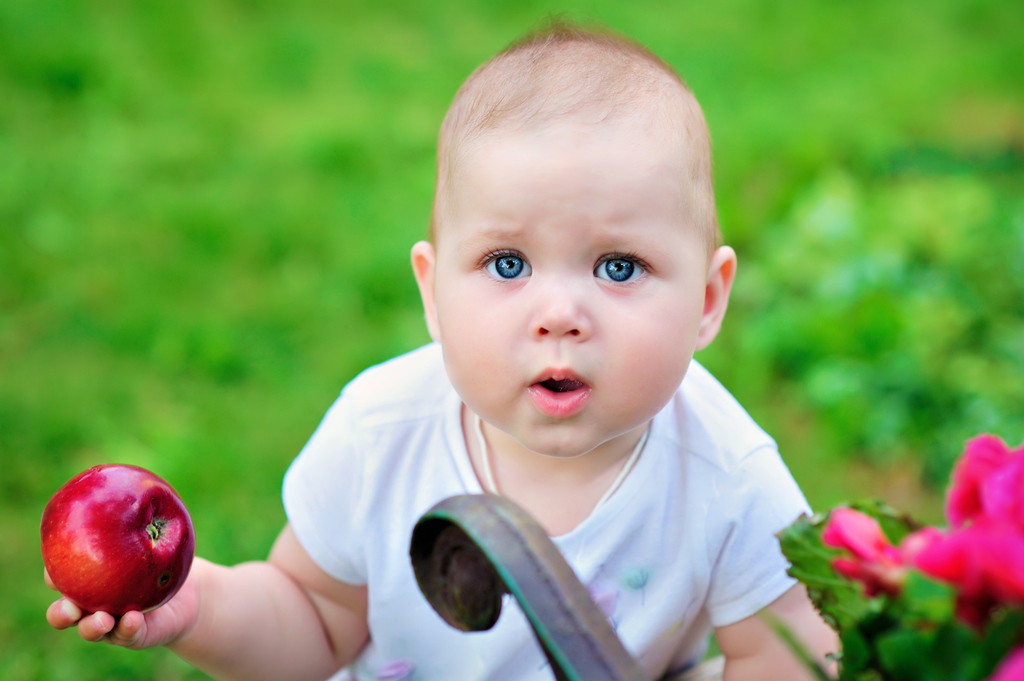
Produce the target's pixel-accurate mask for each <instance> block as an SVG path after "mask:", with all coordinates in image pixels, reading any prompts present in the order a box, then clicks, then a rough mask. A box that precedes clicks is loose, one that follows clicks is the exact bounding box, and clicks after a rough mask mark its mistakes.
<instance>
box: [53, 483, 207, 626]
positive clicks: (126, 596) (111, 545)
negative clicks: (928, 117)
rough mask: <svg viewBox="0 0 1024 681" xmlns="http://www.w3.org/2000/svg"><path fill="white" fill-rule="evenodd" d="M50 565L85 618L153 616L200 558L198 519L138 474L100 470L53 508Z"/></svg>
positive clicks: (69, 487) (56, 499)
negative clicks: (97, 614)
mask: <svg viewBox="0 0 1024 681" xmlns="http://www.w3.org/2000/svg"><path fill="white" fill-rule="evenodd" d="M41 531H42V537H43V563H44V564H45V565H46V570H47V572H48V573H49V575H50V579H51V580H53V584H54V586H56V587H57V590H58V591H60V592H61V593H62V594H63V595H64V596H65V597H66V598H68V599H69V600H71V601H72V602H73V603H74V604H75V605H77V606H78V607H79V608H81V609H82V610H83V611H85V612H100V611H102V612H108V613H110V614H111V615H123V614H124V613H126V612H128V611H130V610H142V611H146V610H152V609H153V608H156V607H158V606H161V605H163V604H164V603H166V602H167V601H168V600H170V598H171V596H173V595H174V594H175V593H177V591H178V589H179V588H180V587H181V585H182V583H184V581H185V577H186V576H187V575H188V571H189V568H191V567H192V558H193V556H194V555H195V548H196V540H195V531H194V530H193V529H192V519H191V518H190V517H189V515H188V511H187V510H186V509H185V505H184V504H183V503H181V499H180V498H179V497H178V495H177V493H176V492H175V491H174V489H172V488H171V486H170V485H168V484H167V483H166V482H164V481H163V480H162V479H160V478H159V477H157V476H156V475H154V474H153V473H150V472H149V471H147V470H146V469H144V468H139V467H138V466H128V465H124V464H107V465H102V466H93V467H92V468H90V469H89V470H87V471H83V472H82V473H79V474H78V475H76V476H75V477H73V478H71V480H69V481H68V482H67V483H65V484H64V486H63V487H61V488H60V489H59V490H57V492H56V494H54V495H53V497H52V498H51V499H50V501H49V503H47V504H46V509H45V510H44V511H43V522H42V527H41Z"/></svg>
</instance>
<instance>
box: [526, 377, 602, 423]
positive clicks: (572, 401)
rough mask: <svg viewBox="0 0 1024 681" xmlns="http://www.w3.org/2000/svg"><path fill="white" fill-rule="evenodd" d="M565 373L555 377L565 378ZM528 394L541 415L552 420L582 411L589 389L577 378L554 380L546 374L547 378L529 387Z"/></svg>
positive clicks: (588, 396)
mask: <svg viewBox="0 0 1024 681" xmlns="http://www.w3.org/2000/svg"><path fill="white" fill-rule="evenodd" d="M566 373H567V372H558V373H556V374H555V376H558V375H561V376H565V375H566ZM570 376H571V375H570ZM538 378H539V377H538ZM529 392H530V396H531V397H532V398H533V403H534V404H535V405H536V406H537V408H538V409H540V411H541V412H542V413H543V414H545V415H547V416H550V417H552V418H567V417H569V416H573V415H574V414H577V413H579V412H580V411H581V410H582V409H583V407H584V406H585V405H586V404H587V401H588V400H589V399H590V393H591V389H590V386H589V385H587V384H586V383H584V382H583V381H581V380H579V379H578V378H572V377H566V378H554V377H553V376H551V374H548V378H545V379H543V380H539V381H537V382H536V383H534V384H533V385H531V386H530V391H529Z"/></svg>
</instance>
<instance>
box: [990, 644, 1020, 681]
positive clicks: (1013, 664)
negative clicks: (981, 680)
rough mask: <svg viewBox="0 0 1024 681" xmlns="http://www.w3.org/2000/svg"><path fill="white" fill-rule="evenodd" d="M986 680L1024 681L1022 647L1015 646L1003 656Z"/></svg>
mask: <svg viewBox="0 0 1024 681" xmlns="http://www.w3.org/2000/svg"><path fill="white" fill-rule="evenodd" d="M988 681H1024V648H1017V649H1016V650H1014V651H1013V652H1011V653H1010V654H1009V655H1007V656H1006V657H1004V658H1003V661H1002V662H1000V663H999V666H998V667H996V673H995V675H994V676H990V677H989V679H988Z"/></svg>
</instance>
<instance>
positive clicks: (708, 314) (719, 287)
mask: <svg viewBox="0 0 1024 681" xmlns="http://www.w3.org/2000/svg"><path fill="white" fill-rule="evenodd" d="M735 278H736V251H734V250H732V248H730V247H729V246H720V247H719V248H717V249H716V250H715V252H714V254H712V256H711V263H710V264H709V265H708V277H707V283H706V285H705V289H704V314H703V316H702V317H701V320H700V330H699V331H698V332H697V350H700V349H701V348H705V347H707V346H708V345H709V344H710V343H711V341H713V340H715V336H717V335H718V330H719V329H721V328H722V320H723V319H724V318H725V309H726V308H727V307H729V293H730V292H732V282H733V280H734V279H735Z"/></svg>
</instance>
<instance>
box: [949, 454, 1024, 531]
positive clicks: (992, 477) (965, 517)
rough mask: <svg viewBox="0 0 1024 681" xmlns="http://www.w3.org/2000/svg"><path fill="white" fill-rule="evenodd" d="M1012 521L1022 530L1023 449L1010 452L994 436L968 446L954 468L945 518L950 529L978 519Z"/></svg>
mask: <svg viewBox="0 0 1024 681" xmlns="http://www.w3.org/2000/svg"><path fill="white" fill-rule="evenodd" d="M997 515H1000V516H1003V517H1009V518H1012V519H1013V520H1014V521H1015V522H1016V523H1017V524H1018V525H1019V526H1020V527H1021V528H1022V530H1024V447H1021V448H1019V449H1016V450H1011V449H1010V448H1009V447H1007V446H1006V443H1005V442H1003V441H1002V440H1001V439H999V438H998V437H996V436H994V435H979V436H978V437H976V438H973V439H971V440H970V441H968V443H967V448H966V449H965V450H964V454H963V456H962V457H961V458H960V460H959V461H958V462H957V464H956V467H955V468H954V469H953V480H952V484H951V485H950V488H949V494H948V495H947V497H946V517H947V518H948V519H949V523H950V525H952V526H953V527H961V526H962V525H964V524H965V523H966V522H968V521H971V520H974V519H975V518H978V517H980V516H997Z"/></svg>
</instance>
